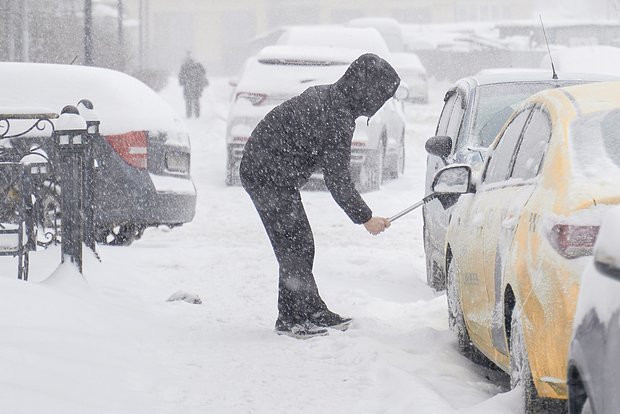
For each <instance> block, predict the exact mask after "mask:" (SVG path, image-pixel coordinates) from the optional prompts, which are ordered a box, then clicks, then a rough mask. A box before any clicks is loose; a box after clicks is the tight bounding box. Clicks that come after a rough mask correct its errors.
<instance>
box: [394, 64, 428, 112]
mask: <svg viewBox="0 0 620 414" xmlns="http://www.w3.org/2000/svg"><path fill="white" fill-rule="evenodd" d="M390 64H391V65H392V66H393V67H394V69H396V73H398V76H400V78H401V80H402V82H403V83H404V85H405V86H406V87H407V91H408V95H407V101H408V102H416V103H427V102H428V81H427V78H426V68H425V67H424V65H423V64H422V62H421V61H420V58H419V57H418V55H416V54H415V53H411V52H400V53H392V57H391V60H390Z"/></svg>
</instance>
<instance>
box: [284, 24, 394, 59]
mask: <svg viewBox="0 0 620 414" xmlns="http://www.w3.org/2000/svg"><path fill="white" fill-rule="evenodd" d="M278 44H279V45H292V46H295V45H297V46H322V47H335V48H353V49H361V50H364V51H366V52H370V53H374V54H376V55H379V56H381V57H384V58H385V57H388V56H389V55H390V52H389V50H388V47H387V44H386V43H385V41H384V40H383V38H382V37H381V35H380V34H379V32H378V31H377V29H373V28H369V27H367V28H357V27H339V26H293V27H290V28H288V29H287V30H286V32H284V34H283V35H282V36H280V38H279V39H278Z"/></svg>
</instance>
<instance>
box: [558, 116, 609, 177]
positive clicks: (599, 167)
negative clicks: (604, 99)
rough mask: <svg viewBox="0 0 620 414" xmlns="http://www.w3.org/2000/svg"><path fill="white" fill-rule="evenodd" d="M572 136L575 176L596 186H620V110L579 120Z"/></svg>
mask: <svg viewBox="0 0 620 414" xmlns="http://www.w3.org/2000/svg"><path fill="white" fill-rule="evenodd" d="M570 136H571V140H570V148H571V155H572V156H571V158H572V160H573V165H574V167H575V171H576V173H578V174H580V175H582V176H583V177H584V178H586V179H588V180H592V179H596V180H597V182H598V181H601V180H605V181H611V182H615V183H618V182H620V109H614V110H611V111H603V112H597V113H595V114H591V115H587V116H584V117H579V118H576V119H575V120H574V121H573V122H572V124H571V133H570Z"/></svg>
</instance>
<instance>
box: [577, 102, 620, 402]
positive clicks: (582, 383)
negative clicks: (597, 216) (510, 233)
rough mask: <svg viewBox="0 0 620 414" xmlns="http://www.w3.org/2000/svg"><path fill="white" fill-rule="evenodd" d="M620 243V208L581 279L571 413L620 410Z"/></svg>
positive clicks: (607, 219) (619, 120)
mask: <svg viewBox="0 0 620 414" xmlns="http://www.w3.org/2000/svg"><path fill="white" fill-rule="evenodd" d="M614 117H615V120H614V121H613V122H614V123H615V126H614V128H619V127H620V117H619V116H618V115H617V114H616V115H614ZM616 130H617V129H616ZM618 150H620V149H619V148H618V147H616V149H615V151H618ZM619 243H620V207H616V208H613V209H611V211H609V212H608V213H607V214H606V215H605V216H604V218H603V222H602V223H601V228H600V231H599V235H598V238H597V240H596V244H595V245H594V257H593V259H592V260H591V261H590V262H589V263H588V264H587V266H586V269H585V271H584V272H583V275H582V277H581V289H580V290H579V300H578V301H577V310H576V313H575V324H574V331H573V340H572V342H571V347H570V354H569V360H568V397H569V398H568V400H569V408H570V413H571V414H582V413H583V414H586V413H598V414H605V413H607V414H612V413H615V412H617V411H618V407H620V394H618V392H617V391H618V386H619V385H620V360H619V359H618V349H620V248H618V245H619Z"/></svg>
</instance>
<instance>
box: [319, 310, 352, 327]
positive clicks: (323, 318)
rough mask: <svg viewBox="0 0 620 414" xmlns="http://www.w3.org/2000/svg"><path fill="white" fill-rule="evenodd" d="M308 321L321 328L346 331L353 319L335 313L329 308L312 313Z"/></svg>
mask: <svg viewBox="0 0 620 414" xmlns="http://www.w3.org/2000/svg"><path fill="white" fill-rule="evenodd" d="M308 321H310V322H312V323H313V324H314V325H316V326H319V327H321V328H331V329H338V330H339V331H346V330H347V329H348V328H349V325H350V324H351V322H353V319H351V318H343V317H342V316H340V315H338V314H337V313H334V312H332V311H330V310H328V309H326V310H323V311H318V312H315V313H313V314H311V315H310V317H309V318H308Z"/></svg>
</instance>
